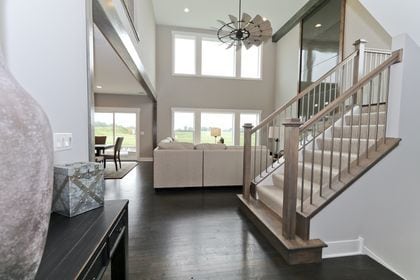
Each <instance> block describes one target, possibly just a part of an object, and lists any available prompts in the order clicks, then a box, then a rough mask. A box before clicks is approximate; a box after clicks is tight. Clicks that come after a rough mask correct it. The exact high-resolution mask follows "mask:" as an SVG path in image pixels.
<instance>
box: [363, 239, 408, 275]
mask: <svg viewBox="0 0 420 280" xmlns="http://www.w3.org/2000/svg"><path fill="white" fill-rule="evenodd" d="M362 253H363V254H364V255H366V256H368V257H370V258H372V259H374V260H375V261H377V262H378V263H379V264H381V265H383V266H384V267H386V268H387V269H389V270H390V271H392V272H394V273H395V274H397V275H398V276H399V277H401V278H402V279H407V278H406V277H404V276H403V275H402V274H401V273H399V272H398V271H396V270H395V268H393V267H392V266H391V265H390V264H388V263H387V262H385V261H384V260H383V259H382V258H381V257H379V256H378V255H377V254H375V253H374V252H373V251H372V250H370V249H369V248H368V247H366V246H363V249H362Z"/></svg>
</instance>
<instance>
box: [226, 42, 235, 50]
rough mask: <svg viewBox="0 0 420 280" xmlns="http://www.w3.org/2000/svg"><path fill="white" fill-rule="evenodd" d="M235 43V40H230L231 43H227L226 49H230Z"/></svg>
mask: <svg viewBox="0 0 420 280" xmlns="http://www.w3.org/2000/svg"><path fill="white" fill-rule="evenodd" d="M234 44H235V41H232V42H231V43H229V45H228V46H227V47H226V49H227V50H228V49H230V48H231V47H232V46H233V45H234Z"/></svg>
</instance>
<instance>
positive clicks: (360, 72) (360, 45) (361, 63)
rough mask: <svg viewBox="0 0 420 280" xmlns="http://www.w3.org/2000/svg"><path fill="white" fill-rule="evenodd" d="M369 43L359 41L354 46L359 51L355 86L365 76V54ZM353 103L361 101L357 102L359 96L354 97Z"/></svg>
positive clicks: (356, 62) (355, 62) (354, 76)
mask: <svg viewBox="0 0 420 280" xmlns="http://www.w3.org/2000/svg"><path fill="white" fill-rule="evenodd" d="M367 42H368V41H366V40H365V39H359V40H357V41H356V42H354V44H353V46H354V48H355V50H356V51H358V52H357V55H356V57H355V58H354V68H353V85H355V84H357V83H358V82H359V81H360V79H361V78H362V77H363V76H364V74H365V52H366V44H367ZM353 101H354V103H356V102H358V101H360V100H357V94H356V95H355V96H354V100H353Z"/></svg>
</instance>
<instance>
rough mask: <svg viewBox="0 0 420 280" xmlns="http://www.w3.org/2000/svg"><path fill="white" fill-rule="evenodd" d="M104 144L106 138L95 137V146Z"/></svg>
mask: <svg viewBox="0 0 420 280" xmlns="http://www.w3.org/2000/svg"><path fill="white" fill-rule="evenodd" d="M104 144H106V136H95V145H104Z"/></svg>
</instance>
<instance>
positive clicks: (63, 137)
mask: <svg viewBox="0 0 420 280" xmlns="http://www.w3.org/2000/svg"><path fill="white" fill-rule="evenodd" d="M72 140H73V135H72V134H71V133H54V151H56V152H57V151H65V150H70V149H71V147H72Z"/></svg>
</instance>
